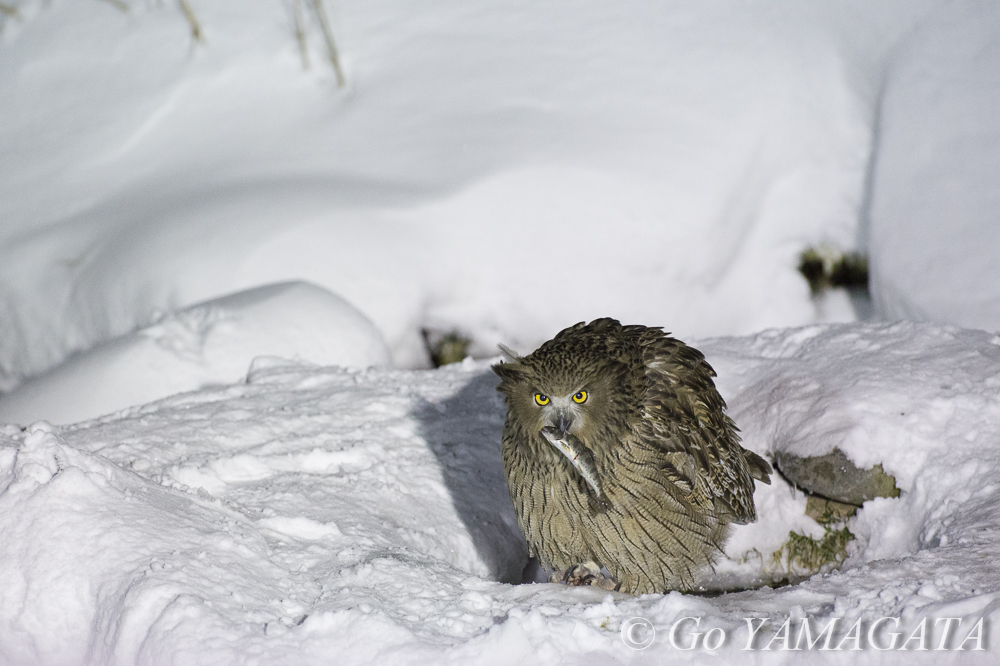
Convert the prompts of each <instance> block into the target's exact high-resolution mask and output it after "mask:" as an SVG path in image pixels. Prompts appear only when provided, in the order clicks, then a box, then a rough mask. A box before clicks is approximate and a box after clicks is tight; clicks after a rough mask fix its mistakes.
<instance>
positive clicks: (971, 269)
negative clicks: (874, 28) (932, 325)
mask: <svg viewBox="0 0 1000 666" xmlns="http://www.w3.org/2000/svg"><path fill="white" fill-rule="evenodd" d="M998 35H1000V6H998V5H996V4H993V3H982V4H981V3H955V4H951V3H942V4H940V5H939V6H937V7H936V8H934V10H933V11H932V12H930V13H929V14H928V15H927V16H926V18H925V19H924V20H923V21H922V22H921V23H920V24H919V25H918V26H916V29H914V30H913V31H912V32H911V33H910V34H908V35H906V37H905V39H903V40H901V43H900V45H899V46H898V47H897V49H896V51H897V53H896V57H895V58H894V59H893V61H892V62H891V64H890V66H889V67H888V69H887V72H886V75H885V81H884V83H883V84H882V85H883V87H884V91H883V93H882V101H881V104H880V107H881V119H880V121H879V128H880V129H879V133H878V141H877V145H876V147H875V151H876V159H875V168H874V172H873V194H872V204H871V214H870V218H871V222H870V224H871V229H870V232H869V233H870V251H871V266H872V269H873V270H872V295H873V297H874V300H875V303H876V305H877V306H878V308H879V309H880V311H881V313H882V315H883V316H884V317H886V318H887V319H912V320H917V321H935V322H940V323H950V324H957V325H959V326H964V327H968V328H983V329H987V330H993V331H996V330H1000V256H998V252H1000V225H998V224H997V210H998V209H1000V180H998V179H997V173H1000V140H998V139H1000V124H998V121H997V113H996V110H997V108H1000V40H998V38H997V37H998Z"/></svg>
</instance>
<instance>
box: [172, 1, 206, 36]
mask: <svg viewBox="0 0 1000 666" xmlns="http://www.w3.org/2000/svg"><path fill="white" fill-rule="evenodd" d="M177 1H178V2H179V3H180V5H181V11H182V12H184V18H186V19H187V21H188V24H189V25H190V26H191V37H192V38H194V41H196V42H198V43H199V44H204V43H205V36H204V35H203V34H202V32H201V24H199V23H198V17H197V16H195V15H194V10H193V9H191V4H190V3H189V2H188V0H177Z"/></svg>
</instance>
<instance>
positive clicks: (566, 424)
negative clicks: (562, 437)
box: [556, 411, 573, 434]
mask: <svg viewBox="0 0 1000 666" xmlns="http://www.w3.org/2000/svg"><path fill="white" fill-rule="evenodd" d="M558 416H559V419H558V421H556V427H557V428H559V429H560V430H562V431H563V432H564V433H567V434H569V429H570V428H571V427H573V415H572V414H569V413H567V412H563V411H560V412H559V414H558Z"/></svg>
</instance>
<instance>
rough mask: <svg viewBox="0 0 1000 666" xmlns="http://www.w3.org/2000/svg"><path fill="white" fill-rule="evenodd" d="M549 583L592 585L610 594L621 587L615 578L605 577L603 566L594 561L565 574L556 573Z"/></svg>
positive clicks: (572, 568) (575, 567)
mask: <svg viewBox="0 0 1000 666" xmlns="http://www.w3.org/2000/svg"><path fill="white" fill-rule="evenodd" d="M549 582H552V583H566V584H567V585H590V586H592V587H599V588H601V589H602V590H607V591H609V592H615V591H617V590H618V588H619V587H621V583H617V582H615V580H614V579H613V578H610V577H608V576H605V575H604V572H603V571H601V565H599V564H598V563H597V562H594V561H593V560H591V561H589V562H584V563H583V564H577V565H576V566H574V567H570V568H569V569H567V570H566V571H565V573H559V572H558V571H556V572H554V573H553V574H552V575H551V576H550V577H549Z"/></svg>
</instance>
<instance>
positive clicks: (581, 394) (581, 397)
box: [573, 391, 587, 405]
mask: <svg viewBox="0 0 1000 666" xmlns="http://www.w3.org/2000/svg"><path fill="white" fill-rule="evenodd" d="M573 402H575V403H576V404H578V405H582V404H583V403H585V402H587V392H586V391H577V392H576V393H574V394H573Z"/></svg>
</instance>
